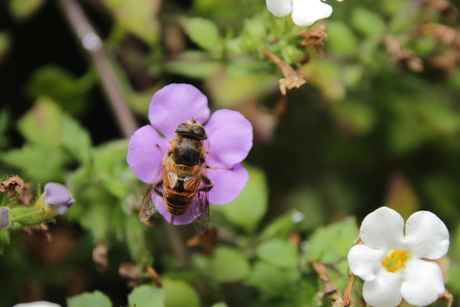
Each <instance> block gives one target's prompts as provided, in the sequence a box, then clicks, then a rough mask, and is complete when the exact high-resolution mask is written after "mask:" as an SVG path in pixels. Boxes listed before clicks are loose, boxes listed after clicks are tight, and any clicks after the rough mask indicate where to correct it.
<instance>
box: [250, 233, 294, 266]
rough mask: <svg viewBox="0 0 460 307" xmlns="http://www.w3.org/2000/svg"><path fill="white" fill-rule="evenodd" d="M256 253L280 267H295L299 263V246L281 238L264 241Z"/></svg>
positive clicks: (269, 262)
mask: <svg viewBox="0 0 460 307" xmlns="http://www.w3.org/2000/svg"><path fill="white" fill-rule="evenodd" d="M256 253H257V256H258V257H259V258H260V259H262V260H263V261H265V262H266V263H268V264H271V265H274V266H277V267H279V268H295V267H297V266H298V263H299V259H298V257H299V252H298V250H297V247H296V246H295V245H294V244H292V243H290V242H288V241H284V240H281V239H271V240H268V241H265V242H262V244H260V245H259V246H258V247H257V250H256Z"/></svg>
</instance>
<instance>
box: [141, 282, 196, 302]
mask: <svg viewBox="0 0 460 307" xmlns="http://www.w3.org/2000/svg"><path fill="white" fill-rule="evenodd" d="M162 283H163V288H164V290H165V293H166V298H165V306H166V307H182V306H187V307H200V306H201V302H200V297H199V296H198V294H197V293H196V291H195V289H193V288H192V287H191V286H190V285H189V284H188V283H186V282H184V281H182V280H176V279H170V278H163V279H162ZM136 307H137V306H136Z"/></svg>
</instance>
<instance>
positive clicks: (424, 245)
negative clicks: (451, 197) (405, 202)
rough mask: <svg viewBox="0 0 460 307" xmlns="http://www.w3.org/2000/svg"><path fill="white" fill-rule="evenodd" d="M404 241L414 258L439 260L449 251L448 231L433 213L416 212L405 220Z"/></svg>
mask: <svg viewBox="0 0 460 307" xmlns="http://www.w3.org/2000/svg"><path fill="white" fill-rule="evenodd" d="M404 241H405V243H406V244H407V246H408V247H409V248H410V252H411V253H412V255H413V256H414V257H416V258H427V259H439V258H441V257H442V256H444V255H445V254H446V253H447V251H448V250H449V230H447V227H446V225H445V224H444V222H443V221H441V220H440V219H439V217H437V216H436V215H435V214H434V213H432V212H429V211H418V212H415V213H414V214H412V215H411V216H410V217H409V219H408V220H407V223H406V237H405V238H404Z"/></svg>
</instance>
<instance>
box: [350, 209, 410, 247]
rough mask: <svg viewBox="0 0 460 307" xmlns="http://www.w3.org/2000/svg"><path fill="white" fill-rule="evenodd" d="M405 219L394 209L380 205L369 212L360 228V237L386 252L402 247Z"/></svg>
mask: <svg viewBox="0 0 460 307" xmlns="http://www.w3.org/2000/svg"><path fill="white" fill-rule="evenodd" d="M403 234H404V219H403V218H402V216H401V215H400V214H399V213H398V212H396V211H395V210H393V209H390V208H388V207H380V208H378V209H377V210H375V211H374V212H371V213H369V214H368V215H367V216H366V217H365V218H364V220H363V222H362V224H361V228H360V234H359V235H360V238H361V240H362V241H363V243H364V244H366V245H367V246H369V247H371V248H377V249H381V250H383V251H385V252H387V251H389V250H391V249H398V248H401V247H402V242H403Z"/></svg>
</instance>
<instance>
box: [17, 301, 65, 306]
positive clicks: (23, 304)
mask: <svg viewBox="0 0 460 307" xmlns="http://www.w3.org/2000/svg"><path fill="white" fill-rule="evenodd" d="M13 307H61V305H58V304H55V303H50V302H46V301H38V302H32V303H21V304H16V305H14V306H13Z"/></svg>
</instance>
